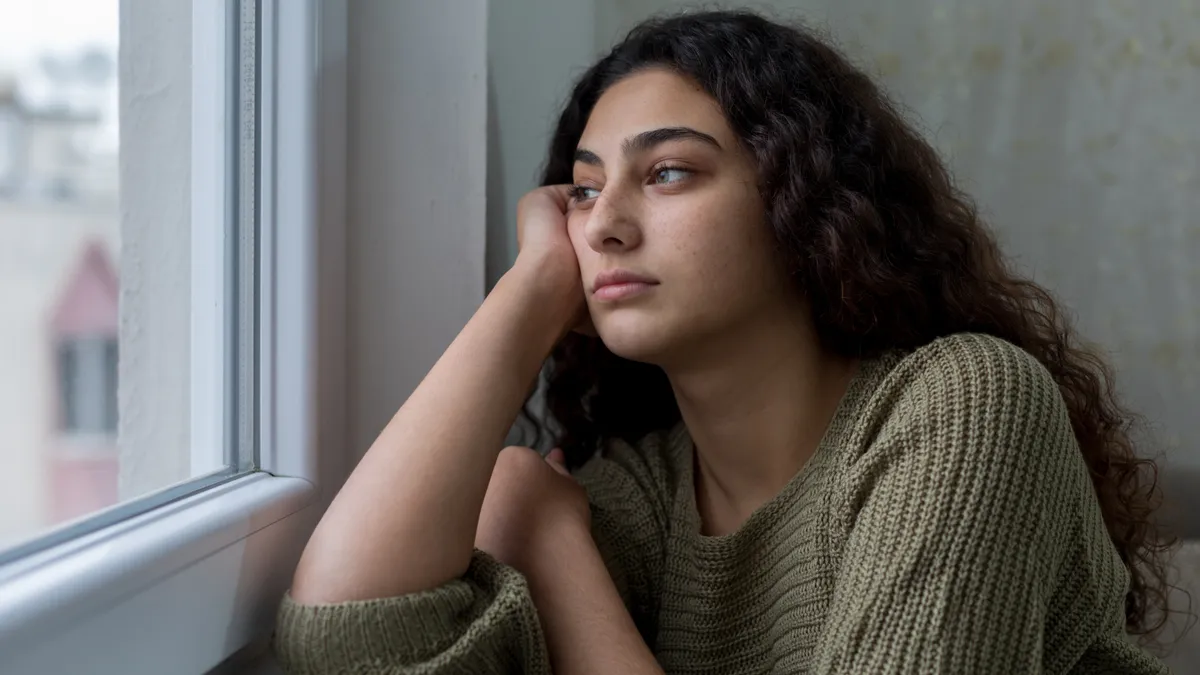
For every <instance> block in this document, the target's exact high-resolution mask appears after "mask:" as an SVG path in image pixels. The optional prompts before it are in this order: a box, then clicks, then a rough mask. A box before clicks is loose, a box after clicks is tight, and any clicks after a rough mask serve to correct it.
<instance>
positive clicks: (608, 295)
mask: <svg viewBox="0 0 1200 675" xmlns="http://www.w3.org/2000/svg"><path fill="white" fill-rule="evenodd" d="M654 286H656V284H651V283H647V282H645V281H626V282H622V283H616V284H608V285H607V286H601V287H600V288H597V289H596V290H595V292H593V293H592V295H593V296H594V297H595V298H596V299H597V300H605V301H608V302H612V301H615V300H625V299H627V298H632V297H634V296H637V295H641V294H643V293H645V292H647V291H649V290H650V289H651V288H654Z"/></svg>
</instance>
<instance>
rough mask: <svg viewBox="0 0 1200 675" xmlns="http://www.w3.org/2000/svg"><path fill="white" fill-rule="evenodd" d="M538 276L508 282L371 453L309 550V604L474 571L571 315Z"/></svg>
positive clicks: (301, 592) (300, 586)
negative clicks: (530, 398) (511, 448)
mask: <svg viewBox="0 0 1200 675" xmlns="http://www.w3.org/2000/svg"><path fill="white" fill-rule="evenodd" d="M537 273H538V270H535V269H525V268H523V267H520V266H517V267H514V268H513V269H512V270H510V271H509V273H508V274H506V275H505V276H504V278H502V279H501V280H500V282H499V283H498V284H497V285H496V288H495V289H494V290H493V291H492V293H491V294H489V295H488V297H487V298H486V299H485V300H484V302H483V304H482V306H481V307H480V308H479V310H477V311H476V313H475V315H474V316H473V317H472V318H471V320H470V322H468V324H467V325H466V327H464V328H463V330H462V332H461V333H459V335H458V337H457V338H456V339H455V340H454V342H453V343H452V344H451V345H450V347H449V348H447V350H446V352H445V353H444V354H443V355H442V357H441V358H440V359H439V360H438V362H437V363H436V364H435V365H434V367H433V369H432V370H430V371H429V373H428V374H427V375H426V376H425V379H424V380H423V381H422V382H421V384H420V385H419V386H418V387H417V388H416V390H415V391H414V392H413V393H412V395H411V396H409V398H408V400H407V401H406V402H405V403H404V405H403V406H402V407H401V408H400V410H399V411H398V412H397V413H396V415H395V416H394V417H393V418H392V420H391V422H390V423H389V424H388V425H387V427H386V428H385V429H384V430H383V432H382V433H381V434H380V435H379V437H378V438H377V439H376V441H375V442H374V443H373V444H372V445H371V448H370V449H369V450H368V451H367V453H366V455H365V456H364V457H363V459H362V461H361V462H360V463H359V465H358V467H357V468H356V469H355V470H354V472H353V474H352V475H351V476H350V478H349V480H347V482H346V484H345V486H344V487H343V488H342V489H341V491H340V492H339V493H338V495H337V497H336V498H335V499H334V500H333V503H332V504H331V505H330V507H329V510H328V511H327V512H326V513H325V515H324V517H323V518H322V519H321V522H320V524H319V525H318V526H317V529H316V530H315V531H314V533H313V535H312V538H311V539H310V540H309V542H308V546H307V547H306V548H305V551H304V555H303V556H302V557H301V560H300V564H299V566H298V567H297V570H296V575H295V578H294V580H293V585H292V590H291V593H292V596H293V598H295V599H296V600H297V601H300V602H338V601H344V600H355V599H368V598H377V597H388V596H395V595H401V594H405V593H411V592H415V591H420V590H426V589H430V588H435V587H437V586H439V585H442V584H444V583H446V582H447V581H450V580H451V579H455V578H457V577H459V576H461V575H462V574H463V573H464V572H465V571H466V569H467V566H468V564H469V563H470V557H471V551H472V546H473V542H474V537H475V529H476V527H477V524H478V521H479V512H480V507H481V505H482V502H483V497H484V494H485V492H486V490H487V485H488V479H489V477H490V476H491V473H492V468H493V466H494V465H495V461H496V456H497V453H498V451H499V450H500V447H501V445H502V444H503V441H504V437H505V435H506V434H507V432H508V430H509V428H510V427H511V425H512V422H513V420H514V419H515V418H516V415H517V413H518V412H519V411H520V407H521V405H522V403H523V401H524V400H525V397H526V395H527V394H528V390H529V387H530V385H531V384H532V383H533V381H534V379H535V378H536V376H537V373H538V371H539V369H540V367H541V364H542V362H543V360H544V359H545V357H546V355H547V354H548V353H549V351H550V350H551V349H552V348H553V345H554V343H555V341H556V340H557V339H558V338H559V336H560V335H561V334H562V333H563V332H564V331H565V328H566V326H568V325H569V323H568V322H569V320H570V318H571V317H570V316H569V314H570V312H571V307H570V303H569V302H568V301H566V300H565V299H564V297H563V294H562V293H561V292H557V291H555V290H553V289H551V288H547V285H546V284H545V283H544V281H539V279H538V276H537ZM397 348H398V349H403V346H402V345H397Z"/></svg>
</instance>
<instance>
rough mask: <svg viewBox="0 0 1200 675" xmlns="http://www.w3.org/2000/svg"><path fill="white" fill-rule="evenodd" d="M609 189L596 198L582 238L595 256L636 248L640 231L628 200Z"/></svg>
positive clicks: (635, 213) (640, 236) (631, 204)
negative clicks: (594, 252)
mask: <svg viewBox="0 0 1200 675" xmlns="http://www.w3.org/2000/svg"><path fill="white" fill-rule="evenodd" d="M614 187H616V186H610V187H609V188H608V189H606V190H605V191H604V192H602V193H601V194H600V196H599V197H597V198H596V202H595V204H593V205H592V212H591V214H590V215H589V216H588V220H587V226H586V227H585V228H584V235H585V237H586V239H587V243H588V246H590V247H591V248H592V250H593V251H596V252H597V253H615V252H619V251H627V250H631V249H634V248H637V247H638V246H639V245H641V243H642V228H641V224H640V223H639V218H638V215H637V208H636V205H635V204H633V203H632V201H633V200H632V198H630V197H629V196H626V195H623V194H622V193H621V191H619V190H615V189H613V188H614Z"/></svg>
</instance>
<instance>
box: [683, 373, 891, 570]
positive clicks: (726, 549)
mask: <svg viewBox="0 0 1200 675" xmlns="http://www.w3.org/2000/svg"><path fill="white" fill-rule="evenodd" d="M896 359H897V355H896V354H894V353H888V354H885V355H883V356H879V357H875V358H870V359H863V360H862V361H860V362H859V365H858V368H857V369H856V371H855V373H854V375H853V376H852V377H851V378H850V383H849V385H848V386H847V387H846V392H845V393H844V394H842V399H841V401H839V402H838V405H837V408H836V409H835V411H834V414H833V417H832V418H831V419H830V421H829V426H828V427H827V428H826V429H825V433H824V435H823V436H822V437H821V442H820V443H818V444H817V449H816V450H815V451H814V452H813V455H812V457H810V458H809V459H808V461H807V462H805V464H804V466H802V467H801V468H800V470H799V471H797V472H796V474H795V475H793V476H792V478H791V479H790V480H789V481H788V482H787V484H786V485H784V487H783V489H781V490H780V491H779V492H778V493H777V494H776V495H775V496H774V497H772V498H771V499H769V500H767V502H766V503H764V504H763V505H761V506H759V507H758V508H757V509H755V510H754V511H753V512H752V513H751V514H750V516H749V517H748V518H747V519H746V520H745V522H743V523H742V524H741V526H740V527H738V529H736V530H734V531H733V532H730V533H728V534H721V535H712V536H710V535H705V534H701V531H702V528H701V525H702V521H701V518H700V512H699V509H698V508H697V506H696V484H695V460H696V456H695V453H696V446H695V443H694V442H693V441H692V437H691V434H690V433H688V430H687V427H686V426H685V425H684V424H683V423H682V422H680V423H679V426H678V427H676V429H675V431H674V433H673V434H672V436H673V437H672V438H671V439H670V441H669V442H670V445H671V447H672V448H673V449H674V450H675V455H676V459H677V461H678V462H679V465H680V467H681V470H680V481H679V485H678V488H677V490H676V494H675V504H674V512H675V513H676V514H679V515H680V516H682V521H683V522H682V525H683V528H684V529H683V534H684V535H685V536H686V538H687V539H688V540H689V541H691V542H692V543H693V545H694V546H695V547H696V548H697V549H699V550H700V551H707V552H709V553H710V554H716V555H718V556H720V557H724V556H723V555H722V554H731V555H732V554H735V553H736V552H737V551H740V550H743V548H744V546H743V542H748V541H755V540H759V539H760V538H761V536H762V535H763V534H765V531H769V530H770V529H771V528H772V527H774V525H775V523H776V522H777V521H778V520H779V519H780V517H782V516H785V515H786V512H787V511H788V510H789V508H790V507H791V504H792V502H793V501H794V499H793V498H794V497H795V496H796V495H797V493H802V492H803V489H804V487H805V486H806V485H808V484H809V483H810V482H812V480H813V479H814V478H815V476H816V475H817V474H819V473H820V472H821V471H822V470H823V469H825V468H826V467H827V466H828V465H829V463H830V462H831V461H832V459H833V457H834V455H835V454H836V449H837V448H838V447H840V446H842V445H844V443H845V441H846V440H847V437H848V436H849V434H850V433H851V432H852V431H853V428H854V422H855V420H856V419H857V417H858V411H859V410H861V409H862V405H863V403H864V402H865V400H866V399H867V398H869V397H870V395H871V394H872V392H874V391H875V389H876V387H877V385H878V383H879V381H880V380H881V379H882V378H883V376H884V375H886V374H887V372H888V371H889V370H890V368H889V367H888V366H889V365H890V364H892V363H894V361H895V360H896Z"/></svg>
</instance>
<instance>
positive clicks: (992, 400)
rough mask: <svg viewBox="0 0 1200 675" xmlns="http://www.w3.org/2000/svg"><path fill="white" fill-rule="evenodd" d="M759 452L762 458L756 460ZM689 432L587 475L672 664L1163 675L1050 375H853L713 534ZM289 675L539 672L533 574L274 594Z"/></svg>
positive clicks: (632, 589)
mask: <svg viewBox="0 0 1200 675" xmlns="http://www.w3.org/2000/svg"><path fill="white" fill-rule="evenodd" d="M746 451H747V452H753V449H752V448H747V450H746ZM692 453H693V446H692V442H691V440H690V438H689V436H688V434H687V431H686V429H684V428H683V427H682V426H681V427H679V428H677V429H674V430H671V431H667V432H663V433H660V434H654V435H651V436H650V437H647V438H646V439H644V440H643V441H642V442H640V443H639V444H638V445H637V447H631V446H629V445H626V444H624V443H620V442H615V443H611V444H610V445H609V447H607V448H605V450H604V452H603V453H601V455H600V456H598V457H597V458H595V459H593V460H592V461H591V462H590V463H588V464H587V465H586V466H584V467H583V468H582V469H581V470H580V471H579V472H578V474H577V476H578V479H579V480H580V481H581V482H582V483H583V484H584V485H585V486H586V488H587V490H588V493H589V496H590V499H591V504H592V514H593V533H594V536H595V539H596V543H597V545H598V547H599V548H600V550H601V553H602V554H603V555H604V558H605V560H606V561H607V564H608V568H609V571H610V573H611V574H612V576H613V579H614V581H615V582H616V585H617V587H618V589H619V590H620V592H621V594H622V597H623V598H624V599H625V601H626V605H627V607H628V608H629V611H630V613H631V614H632V616H633V618H634V620H635V622H636V624H637V626H638V628H639V630H640V631H641V633H642V635H643V637H644V638H645V640H646V642H647V644H648V645H649V646H650V648H651V649H652V650H653V652H654V654H655V656H656V657H657V659H658V661H659V663H660V664H661V665H662V667H663V669H664V670H665V671H666V672H667V673H701V672H704V673H738V674H741V673H767V672H770V673H853V674H855V675H858V674H863V673H972V674H984V673H1006V674H1007V673H1162V672H1166V668H1165V667H1164V666H1163V665H1161V664H1160V663H1159V662H1158V661H1156V660H1154V659H1153V658H1151V657H1149V656H1147V655H1145V654H1143V653H1142V652H1141V651H1139V650H1138V649H1137V648H1136V647H1134V646H1132V645H1131V644H1130V643H1129V642H1128V641H1127V640H1126V638H1125V636H1124V633H1123V628H1122V627H1123V623H1124V606H1125V590H1126V587H1127V585H1128V582H1129V579H1128V574H1127V572H1126V569H1125V567H1124V566H1123V565H1122V563H1121V560H1120V558H1119V557H1118V555H1117V551H1116V549H1115V548H1114V546H1113V544H1112V541H1111V540H1110V538H1109V536H1108V534H1107V532H1106V530H1105V526H1104V523H1103V521H1102V519H1101V515H1100V508H1099V505H1098V503H1097V500H1096V496H1095V493H1094V491H1093V488H1092V484H1091V482H1090V479H1089V477H1088V470H1087V468H1086V466H1085V465H1084V462H1083V459H1082V457H1081V455H1080V451H1079V447H1078V445H1077V444H1076V441H1075V438H1074V436H1073V434H1072V431H1071V425H1070V422H1069V421H1068V418H1067V411H1066V408H1065V406H1064V403H1063V400H1062V397H1061V396H1060V394H1059V391H1058V389H1057V387H1056V386H1055V383H1054V381H1053V380H1052V379H1051V377H1050V375H1049V373H1048V372H1047V371H1046V370H1045V369H1044V368H1043V367H1042V366H1041V365H1040V364H1039V363H1038V362H1037V361H1036V360H1035V359H1033V358H1032V357H1031V356H1029V355H1028V354H1026V353H1025V352H1023V351H1021V350H1019V349H1017V348H1016V347H1014V346H1012V345H1010V344H1008V343H1006V342H1003V341H1000V340H997V339H995V338H990V337H986V336H981V335H965V334H964V335H956V336H951V337H948V338H944V339H941V340H938V341H936V342H934V343H932V344H930V345H927V346H925V347H923V348H921V349H918V350H916V351H914V352H911V353H907V354H899V353H893V354H891V355H888V356H886V357H883V358H879V359H874V360H871V361H867V362H864V363H863V364H862V366H861V367H860V368H859V371H858V373H857V375H856V376H855V378H854V379H853V381H852V382H851V385H850V388H849V390H848V392H847V393H846V395H845V396H844V398H843V400H842V403H841V405H840V407H839V408H838V411H837V412H836V414H835V415H834V418H833V420H832V422H831V424H830V427H829V429H828V431H827V432H826V434H825V437H824V440H823V441H822V442H821V444H820V446H819V448H818V449H817V451H816V454H815V455H814V456H813V457H812V459H811V460H810V461H809V462H808V464H807V465H806V466H805V467H804V468H803V469H802V470H801V471H800V472H799V473H798V474H797V475H796V476H795V477H794V478H792V480H791V482H790V483H789V484H788V485H787V486H786V487H785V488H784V489H783V490H782V491H781V492H780V493H779V494H778V495H777V496H776V497H775V498H773V499H772V500H771V501H770V502H768V503H767V504H765V505H764V506H762V507H761V508H759V509H758V510H757V511H755V512H754V513H753V514H752V515H751V516H750V518H749V519H748V520H747V521H746V522H745V523H744V524H743V525H742V527H741V528H740V529H739V530H738V531H737V532H734V533H732V534H729V535H725V536H718V537H708V536H703V535H701V533H700V532H701V527H700V519H699V516H698V514H697V511H696V505H695V497H694V492H693V482H692V480H693V479H692V466H693V465H692ZM275 650H276V654H277V655H278V658H279V661H280V663H281V664H282V665H283V667H284V669H285V670H286V671H287V672H289V673H295V674H297V675H300V674H310V673H311V674H318V673H319V674H334V673H359V674H367V673H535V674H540V673H548V672H549V666H548V657H547V653H546V647H545V643H544V642H543V637H542V631H541V628H540V626H539V623H538V618H537V612H536V610H535V608H534V606H533V603H532V601H531V600H530V595H529V589H528V586H527V585H526V583H525V580H524V578H523V577H522V576H521V575H520V574H519V573H517V572H516V571H514V570H512V569H511V568H508V567H505V566H503V565H501V564H499V563H498V562H496V561H495V560H493V559H492V558H490V557H489V556H487V555H486V554H484V553H476V555H475V557H474V560H473V562H472V564H471V566H470V569H469V571H468V572H467V574H466V576H465V577H464V578H462V579H460V580H455V581H452V582H450V583H448V584H446V585H445V586H443V587H441V588H437V589H433V590H430V591H428V592H422V593H416V594H413V595H409V596H404V597H397V598H384V599H379V600H370V601H362V602H347V603H342V604H335V605H318V606H307V605H300V604H297V603H295V602H293V601H291V599H290V598H286V597H285V598H284V600H283V604H282V606H281V608H280V612H279V623H278V629H277V633H276V639H275Z"/></svg>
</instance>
